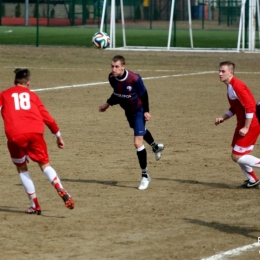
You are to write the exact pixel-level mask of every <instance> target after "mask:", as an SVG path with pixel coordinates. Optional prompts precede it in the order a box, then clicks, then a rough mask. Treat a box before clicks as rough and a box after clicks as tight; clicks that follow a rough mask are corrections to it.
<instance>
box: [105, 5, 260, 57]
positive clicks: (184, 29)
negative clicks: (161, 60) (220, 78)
mask: <svg viewBox="0 0 260 260" xmlns="http://www.w3.org/2000/svg"><path fill="white" fill-rule="evenodd" d="M259 2H260V0H185V1H180V0H142V1H134V3H135V4H134V5H132V4H131V3H132V1H130V0H111V1H108V0H104V2H103V11H102V18H101V23H100V30H101V31H103V30H107V32H108V33H109V35H110V38H111V44H110V49H124V50H158V51H201V52H218V51H221V52H223V51H224V52H241V51H244V52H259V51H260V31H259V25H260V15H259V10H260V7H259ZM147 3H148V5H147ZM107 27H108V28H109V29H107Z"/></svg>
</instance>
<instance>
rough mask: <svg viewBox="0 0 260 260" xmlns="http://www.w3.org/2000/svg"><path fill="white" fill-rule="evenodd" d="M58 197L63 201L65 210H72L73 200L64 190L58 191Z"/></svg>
mask: <svg viewBox="0 0 260 260" xmlns="http://www.w3.org/2000/svg"><path fill="white" fill-rule="evenodd" d="M58 194H59V196H60V197H61V198H62V199H63V201H64V203H65V206H66V208H68V209H74V200H73V199H72V197H71V196H70V195H69V193H68V192H67V191H65V190H64V189H61V190H58Z"/></svg>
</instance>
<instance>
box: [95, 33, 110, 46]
mask: <svg viewBox="0 0 260 260" xmlns="http://www.w3.org/2000/svg"><path fill="white" fill-rule="evenodd" d="M92 42H93V45H94V46H95V47H96V48H97V49H106V48H107V47H108V46H109V44H110V37H109V35H108V34H107V33H105V32H96V33H95V34H94V35H93V37H92Z"/></svg>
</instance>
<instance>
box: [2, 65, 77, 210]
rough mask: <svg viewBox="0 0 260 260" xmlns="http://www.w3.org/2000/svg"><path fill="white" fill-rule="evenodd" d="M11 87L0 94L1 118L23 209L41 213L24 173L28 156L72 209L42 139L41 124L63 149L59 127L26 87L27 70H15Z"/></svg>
mask: <svg viewBox="0 0 260 260" xmlns="http://www.w3.org/2000/svg"><path fill="white" fill-rule="evenodd" d="M14 72H15V80H14V84H15V85H14V86H13V87H10V88H8V89H6V90H4V91H3V92H1V93H0V109H1V114H2V118H3V121H4V127H5V134H6V137H7V147H8V150H9V153H10V156H11V159H12V162H13V163H14V164H15V165H16V168H17V171H18V173H19V176H20V179H21V182H22V185H23V187H24V189H25V192H26V193H27V194H28V197H29V199H30V201H31V207H30V208H29V209H27V210H26V211H25V212H26V213H28V214H37V215H40V214H41V207H40V204H39V202H38V199H37V196H36V192H35V187H34V183H33V181H32V179H31V177H30V174H29V172H28V167H27V162H28V159H29V158H31V159H32V160H33V161H35V162H37V163H38V164H39V166H40V168H41V170H42V172H43V173H44V174H45V175H46V176H47V178H48V179H49V181H50V182H51V183H52V185H53V186H54V187H55V189H56V190H57V192H58V194H59V196H60V197H61V198H62V199H63V201H64V203H65V206H66V207H67V208H69V209H73V208H74V201H73V199H72V198H71V196H70V195H69V193H68V192H67V191H66V190H65V189H64V188H63V186H62V184H61V181H60V179H59V177H58V175H57V173H56V171H55V170H54V169H53V168H52V167H51V165H50V163H49V156H48V151H47V145H46V142H45V140H44V136H43V134H44V125H47V127H48V128H49V129H50V131H51V132H52V133H53V134H55V135H56V137H57V145H58V147H59V148H61V149H62V148H64V145H65V144H64V141H63V138H62V137H61V134H60V130H59V127H58V125H57V123H56V121H55V120H54V119H53V118H52V116H51V115H50V114H49V112H48V111H47V110H46V108H45V107H44V105H43V103H42V101H41V100H40V98H39V97H38V96H37V95H36V94H35V93H34V92H32V91H30V90H29V88H28V87H29V86H30V74H31V73H30V71H29V70H28V69H16V70H15V71H14Z"/></svg>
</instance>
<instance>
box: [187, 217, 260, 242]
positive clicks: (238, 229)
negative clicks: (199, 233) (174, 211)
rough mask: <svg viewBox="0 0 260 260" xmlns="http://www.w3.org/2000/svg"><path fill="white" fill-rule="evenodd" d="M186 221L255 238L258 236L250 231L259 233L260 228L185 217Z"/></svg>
mask: <svg viewBox="0 0 260 260" xmlns="http://www.w3.org/2000/svg"><path fill="white" fill-rule="evenodd" d="M184 220H185V221H187V222H189V223H191V224H194V225H199V226H204V227H209V228H213V229H216V230H218V231H221V232H225V233H228V234H238V235H242V236H245V237H248V238H253V239H254V240H257V239H258V237H257V236H253V235H250V233H259V232H260V230H258V229H256V228H255V227H242V226H238V225H228V224H223V223H218V222H215V221H212V222H206V221H202V220H198V219H189V218H184Z"/></svg>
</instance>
